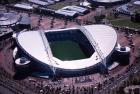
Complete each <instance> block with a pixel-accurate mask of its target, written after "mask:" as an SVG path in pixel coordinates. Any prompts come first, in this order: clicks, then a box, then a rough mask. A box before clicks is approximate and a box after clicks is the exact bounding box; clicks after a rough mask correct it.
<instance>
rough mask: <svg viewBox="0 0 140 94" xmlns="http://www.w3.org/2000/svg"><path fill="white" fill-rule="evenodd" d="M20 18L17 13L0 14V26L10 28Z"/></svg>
mask: <svg viewBox="0 0 140 94" xmlns="http://www.w3.org/2000/svg"><path fill="white" fill-rule="evenodd" d="M20 19H21V16H20V15H19V14H18V13H12V12H10V13H2V12H1V13H0V26H1V27H10V26H14V25H16V24H17V23H18V22H19V20H20Z"/></svg>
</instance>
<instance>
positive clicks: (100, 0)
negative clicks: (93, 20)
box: [87, 0, 130, 7]
mask: <svg viewBox="0 0 140 94" xmlns="http://www.w3.org/2000/svg"><path fill="white" fill-rule="evenodd" d="M87 1H88V2H90V3H91V4H92V5H93V6H95V5H97V6H106V7H110V6H113V5H117V4H118V5H119V4H123V3H127V2H129V1H130V0H87Z"/></svg>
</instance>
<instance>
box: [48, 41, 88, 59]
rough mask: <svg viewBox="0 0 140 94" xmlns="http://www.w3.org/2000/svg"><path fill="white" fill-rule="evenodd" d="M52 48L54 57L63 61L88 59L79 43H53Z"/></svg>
mask: <svg viewBox="0 0 140 94" xmlns="http://www.w3.org/2000/svg"><path fill="white" fill-rule="evenodd" d="M50 47H51V50H52V53H53V56H54V57H56V58H59V59H61V60H77V59H84V58H86V55H85V54H84V52H83V51H82V49H81V48H80V46H79V45H78V43H75V42H72V41H56V42H51V43H50Z"/></svg>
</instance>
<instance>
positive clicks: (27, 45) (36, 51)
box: [17, 25, 117, 69]
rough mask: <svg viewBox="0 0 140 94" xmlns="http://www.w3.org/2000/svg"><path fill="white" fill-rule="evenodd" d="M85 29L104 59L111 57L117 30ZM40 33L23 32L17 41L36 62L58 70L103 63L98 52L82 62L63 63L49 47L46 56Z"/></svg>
mask: <svg viewBox="0 0 140 94" xmlns="http://www.w3.org/2000/svg"><path fill="white" fill-rule="evenodd" d="M84 27H85V29H86V30H87V31H86V32H88V34H89V36H87V38H88V37H92V38H94V40H95V41H96V43H97V45H98V47H99V48H100V50H101V51H102V53H103V54H104V57H105V58H106V57H107V56H109V55H110V54H111V52H112V51H113V50H114V47H115V45H116V42H117V34H116V32H115V30H114V29H113V28H112V27H109V26H105V25H88V26H84ZM76 28H77V27H75V28H69V29H76ZM53 31H58V32H59V31H62V30H61V29H59V30H51V32H53ZM39 32H40V31H36V32H35V31H30V32H21V33H20V34H19V35H18V36H17V41H18V43H19V45H20V46H21V48H22V49H23V50H24V51H25V52H26V53H27V54H29V55H30V56H32V57H33V58H35V59H36V60H38V61H40V62H42V63H44V64H47V65H50V66H54V67H57V68H62V69H82V68H86V67H90V66H94V65H96V64H97V63H99V62H101V59H100V58H99V55H98V53H97V52H94V53H93V55H92V56H91V57H90V58H86V59H80V60H71V61H61V60H59V59H57V58H55V57H54V56H53V55H52V52H51V49H50V47H47V51H48V52H47V53H48V54H46V52H45V50H46V47H44V44H43V41H42V38H41V36H40V33H39ZM45 32H50V31H49V30H45ZM89 39H91V38H89ZM91 42H92V40H91ZM48 45H49V44H48ZM48 45H47V46H48ZM48 56H49V57H48ZM97 57H98V59H97ZM50 60H51V64H50Z"/></svg>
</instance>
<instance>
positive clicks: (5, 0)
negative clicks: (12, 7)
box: [0, 0, 20, 4]
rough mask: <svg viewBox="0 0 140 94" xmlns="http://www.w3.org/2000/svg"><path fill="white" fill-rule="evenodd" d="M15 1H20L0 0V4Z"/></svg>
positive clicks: (13, 0) (14, 0)
mask: <svg viewBox="0 0 140 94" xmlns="http://www.w3.org/2000/svg"><path fill="white" fill-rule="evenodd" d="M16 1H20V0H0V4H9V3H14V2H16Z"/></svg>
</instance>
